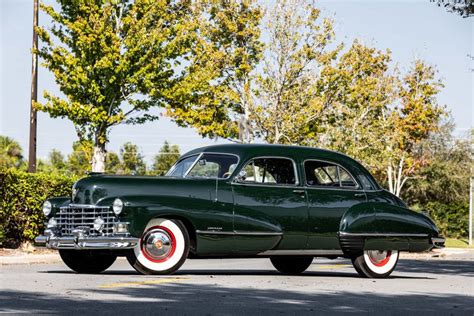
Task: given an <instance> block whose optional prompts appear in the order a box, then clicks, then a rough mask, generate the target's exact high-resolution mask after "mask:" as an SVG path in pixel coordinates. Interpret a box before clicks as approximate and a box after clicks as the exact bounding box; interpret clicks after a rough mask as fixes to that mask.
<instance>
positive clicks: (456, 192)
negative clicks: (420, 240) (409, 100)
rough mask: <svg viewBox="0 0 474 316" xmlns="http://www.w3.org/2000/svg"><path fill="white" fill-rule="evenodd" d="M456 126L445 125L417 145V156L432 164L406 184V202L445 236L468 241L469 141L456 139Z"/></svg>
mask: <svg viewBox="0 0 474 316" xmlns="http://www.w3.org/2000/svg"><path fill="white" fill-rule="evenodd" d="M453 130H454V124H452V122H450V121H448V122H445V123H443V124H442V125H441V126H440V128H439V131H437V132H433V133H431V134H430V136H429V137H428V138H427V139H425V140H423V141H422V142H420V143H419V144H418V145H417V151H418V155H419V156H420V157H425V159H427V160H429V164H425V165H423V166H422V167H421V168H420V170H419V171H418V173H417V177H415V178H414V179H412V181H410V182H407V185H406V190H405V191H404V193H403V198H404V200H405V201H407V202H408V203H409V204H410V205H411V206H412V207H413V208H415V209H418V210H421V211H425V212H427V213H429V215H430V216H431V217H432V218H433V219H434V220H435V221H436V223H437V225H438V227H439V228H440V231H441V233H442V234H443V235H445V236H450V237H456V238H462V237H467V234H468V223H469V219H468V218H469V216H468V213H469V201H468V200H469V174H468V173H467V172H466V170H469V167H470V164H471V157H470V148H469V147H470V140H469V138H467V137H466V138H461V139H455V138H454V137H453Z"/></svg>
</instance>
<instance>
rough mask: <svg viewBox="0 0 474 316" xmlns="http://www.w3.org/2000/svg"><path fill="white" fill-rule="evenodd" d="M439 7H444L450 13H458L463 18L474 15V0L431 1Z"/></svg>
mask: <svg viewBox="0 0 474 316" xmlns="http://www.w3.org/2000/svg"><path fill="white" fill-rule="evenodd" d="M430 2H434V3H436V4H437V5H438V7H444V8H446V10H447V11H448V12H452V13H456V14H459V15H460V16H462V17H463V18H468V17H470V16H473V15H474V1H473V0H430Z"/></svg>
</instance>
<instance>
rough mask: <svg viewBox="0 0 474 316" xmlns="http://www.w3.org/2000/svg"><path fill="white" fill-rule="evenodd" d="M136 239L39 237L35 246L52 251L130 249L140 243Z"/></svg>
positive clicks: (118, 237) (114, 237) (117, 237)
mask: <svg viewBox="0 0 474 316" xmlns="http://www.w3.org/2000/svg"><path fill="white" fill-rule="evenodd" d="M139 240H140V239H138V238H135V237H123V236H113V237H93V236H78V237H72V236H68V237H56V236H47V235H45V236H38V237H36V238H35V244H36V245H38V246H45V247H47V248H50V249H78V250H80V249H109V250H114V249H130V248H133V247H135V246H136V245H137V244H138V243H139Z"/></svg>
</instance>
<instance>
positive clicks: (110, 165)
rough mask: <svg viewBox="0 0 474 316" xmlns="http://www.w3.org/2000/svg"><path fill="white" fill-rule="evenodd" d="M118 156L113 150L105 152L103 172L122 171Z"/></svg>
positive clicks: (118, 172) (114, 172)
mask: <svg viewBox="0 0 474 316" xmlns="http://www.w3.org/2000/svg"><path fill="white" fill-rule="evenodd" d="M121 164H122V163H121V162H120V158H119V156H118V155H117V154H116V153H114V152H110V151H109V152H107V157H106V158H105V172H106V173H112V174H120V173H122V170H121V167H122V165H121Z"/></svg>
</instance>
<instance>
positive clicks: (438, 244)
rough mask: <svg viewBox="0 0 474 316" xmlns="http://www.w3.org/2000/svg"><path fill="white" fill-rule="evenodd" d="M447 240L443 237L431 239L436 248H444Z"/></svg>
mask: <svg viewBox="0 0 474 316" xmlns="http://www.w3.org/2000/svg"><path fill="white" fill-rule="evenodd" d="M445 242H446V239H445V238H443V237H431V243H432V244H433V246H434V248H444V243H445Z"/></svg>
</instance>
